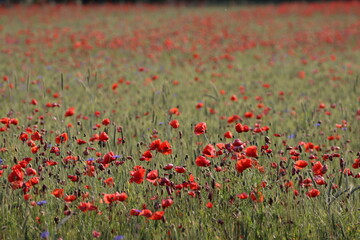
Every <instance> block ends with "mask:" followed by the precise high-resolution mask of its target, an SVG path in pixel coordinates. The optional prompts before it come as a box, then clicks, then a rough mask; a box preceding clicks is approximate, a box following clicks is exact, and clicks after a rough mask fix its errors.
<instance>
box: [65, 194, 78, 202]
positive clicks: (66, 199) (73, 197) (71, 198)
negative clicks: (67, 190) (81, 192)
mask: <svg viewBox="0 0 360 240" xmlns="http://www.w3.org/2000/svg"><path fill="white" fill-rule="evenodd" d="M76 199H77V197H76V196H75V195H68V196H66V197H64V201H65V202H67V203H71V202H73V201H75V200H76Z"/></svg>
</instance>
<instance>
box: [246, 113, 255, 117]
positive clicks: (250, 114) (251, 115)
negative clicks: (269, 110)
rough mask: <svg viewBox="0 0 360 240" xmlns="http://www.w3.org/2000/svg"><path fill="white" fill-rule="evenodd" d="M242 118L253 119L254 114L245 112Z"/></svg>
mask: <svg viewBox="0 0 360 240" xmlns="http://www.w3.org/2000/svg"><path fill="white" fill-rule="evenodd" d="M244 117H245V118H252V117H254V113H252V112H246V113H244Z"/></svg>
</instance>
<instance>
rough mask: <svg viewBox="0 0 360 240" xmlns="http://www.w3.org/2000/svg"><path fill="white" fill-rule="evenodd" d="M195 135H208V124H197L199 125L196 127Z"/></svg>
mask: <svg viewBox="0 0 360 240" xmlns="http://www.w3.org/2000/svg"><path fill="white" fill-rule="evenodd" d="M194 133H195V134H196V135H201V134H204V133H206V123H205V122H201V123H199V124H197V125H196V126H195V129H194Z"/></svg>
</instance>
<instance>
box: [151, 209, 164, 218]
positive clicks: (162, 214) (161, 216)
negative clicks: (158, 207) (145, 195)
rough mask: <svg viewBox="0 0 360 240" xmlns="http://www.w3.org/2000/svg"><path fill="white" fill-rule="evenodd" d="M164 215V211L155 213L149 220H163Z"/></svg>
mask: <svg viewBox="0 0 360 240" xmlns="http://www.w3.org/2000/svg"><path fill="white" fill-rule="evenodd" d="M164 214H165V212H164V211H158V212H155V213H154V214H153V215H151V217H149V219H151V220H161V219H162V218H163V216H164Z"/></svg>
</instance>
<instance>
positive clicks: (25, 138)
mask: <svg viewBox="0 0 360 240" xmlns="http://www.w3.org/2000/svg"><path fill="white" fill-rule="evenodd" d="M19 139H20V140H21V141H23V142H25V141H27V140H28V139H29V136H28V134H27V133H21V134H20V136H19Z"/></svg>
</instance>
